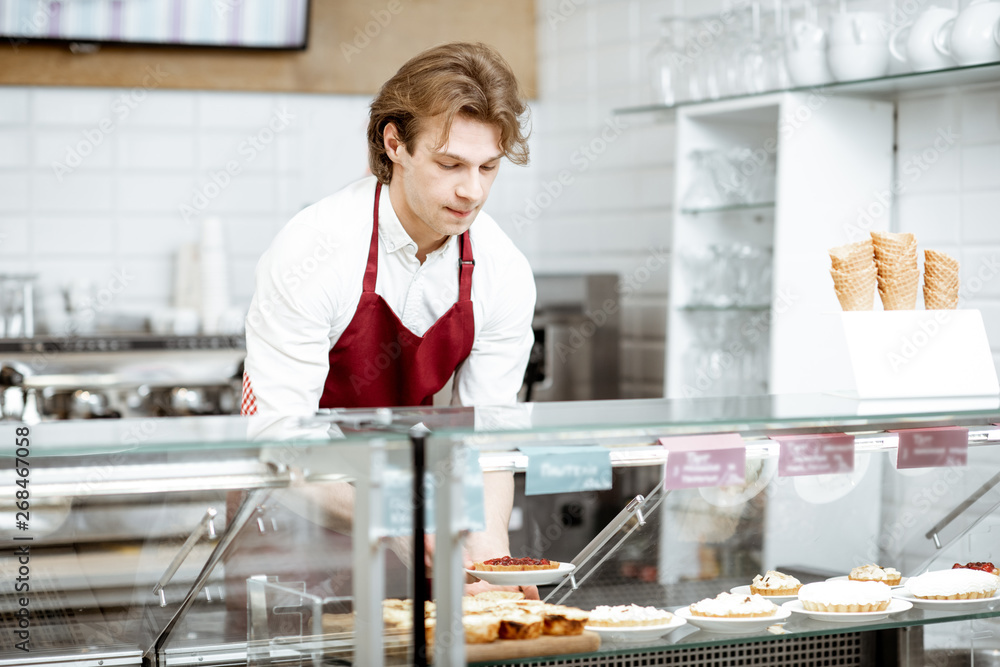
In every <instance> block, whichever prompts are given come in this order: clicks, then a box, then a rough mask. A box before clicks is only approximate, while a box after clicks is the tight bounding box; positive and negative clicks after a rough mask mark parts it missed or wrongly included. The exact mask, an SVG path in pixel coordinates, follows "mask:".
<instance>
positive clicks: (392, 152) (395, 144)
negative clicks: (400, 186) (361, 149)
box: [382, 123, 406, 163]
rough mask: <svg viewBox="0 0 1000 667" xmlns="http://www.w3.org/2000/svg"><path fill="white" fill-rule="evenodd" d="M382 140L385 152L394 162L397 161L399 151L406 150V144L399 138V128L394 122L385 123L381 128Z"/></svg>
mask: <svg viewBox="0 0 1000 667" xmlns="http://www.w3.org/2000/svg"><path fill="white" fill-rule="evenodd" d="M382 142H383V144H384V145H385V153H386V155H388V156H389V159H390V160H392V161H393V162H394V163H399V161H400V153H402V152H405V151H406V145H405V144H404V143H403V142H402V141H401V140H400V138H399V130H398V129H397V128H396V125H395V123H386V124H385V129H383V130H382Z"/></svg>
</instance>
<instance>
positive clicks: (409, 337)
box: [319, 183, 475, 408]
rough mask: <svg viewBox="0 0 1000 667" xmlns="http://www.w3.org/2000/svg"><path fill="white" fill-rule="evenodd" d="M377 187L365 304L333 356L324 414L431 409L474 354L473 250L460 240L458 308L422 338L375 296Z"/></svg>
mask: <svg viewBox="0 0 1000 667" xmlns="http://www.w3.org/2000/svg"><path fill="white" fill-rule="evenodd" d="M381 192H382V184H381V183H379V184H378V185H376V186H375V213H374V216H373V218H374V223H373V225H372V241H371V246H370V247H369V250H368V266H367V267H366V268H365V279H364V288H363V291H362V292H361V301H360V302H359V303H358V309H357V310H356V311H355V312H354V319H352V320H351V323H350V324H349V325H348V326H347V329H345V330H344V333H342V334H341V335H340V339H339V340H338V341H337V344H336V345H334V346H333V349H332V350H330V371H329V373H328V374H327V376H326V383H325V384H324V387H323V395H322V396H321V397H320V399H319V407H321V408H383V407H402V406H412V405H430V404H431V400H432V399H433V398H434V394H436V393H437V392H438V391H440V390H441V388H442V387H444V386H445V384H447V382H448V379H449V378H450V377H451V376H452V374H453V373H454V372H455V369H456V368H458V365H459V364H461V363H462V362H463V361H465V358H466V357H468V356H469V353H470V352H471V351H472V339H473V338H474V337H475V323H474V319H473V313H472V269H473V267H474V265H475V261H474V260H473V258H472V244H471V242H470V241H469V232H468V231H466V232H465V233H463V234H462V236H461V237H460V238H459V271H458V301H457V302H456V303H455V304H454V305H453V306H452V307H451V308H449V309H448V312H446V313H445V314H444V315H442V316H441V318H440V319H439V320H438V321H437V322H435V323H434V324H433V325H431V328H430V329H428V330H427V331H426V333H424V335H423V336H422V337H421V336H418V335H416V334H415V333H413V332H412V331H410V330H409V329H407V328H406V326H405V325H404V324H403V323H402V322H401V321H400V320H399V318H398V317H397V316H396V313H394V312H393V311H392V308H390V307H389V304H388V303H386V302H385V299H383V298H382V297H381V296H379V295H378V294H376V293H375V279H376V277H377V276H378V204H379V197H380V195H381Z"/></svg>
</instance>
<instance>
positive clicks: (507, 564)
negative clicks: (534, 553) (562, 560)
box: [472, 556, 559, 572]
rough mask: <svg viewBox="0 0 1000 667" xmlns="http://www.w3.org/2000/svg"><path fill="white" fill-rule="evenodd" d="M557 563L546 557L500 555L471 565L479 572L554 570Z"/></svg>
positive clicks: (557, 565)
mask: <svg viewBox="0 0 1000 667" xmlns="http://www.w3.org/2000/svg"><path fill="white" fill-rule="evenodd" d="M558 567H559V563H558V562H556V561H554V560H549V559H547V558H513V557H512V556H502V557H500V558H491V559H489V560H486V561H482V562H477V563H475V564H474V565H473V566H472V569H473V570H479V571H481V572H526V571H528V570H555V569H556V568H558Z"/></svg>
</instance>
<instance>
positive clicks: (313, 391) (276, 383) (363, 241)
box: [246, 177, 535, 438]
mask: <svg viewBox="0 0 1000 667" xmlns="http://www.w3.org/2000/svg"><path fill="white" fill-rule="evenodd" d="M375 184H376V180H375V178H374V177H368V178H365V179H362V180H360V181H357V182H355V183H353V184H351V185H349V186H347V187H346V188H344V189H343V190H341V191H339V192H337V193H336V194H333V195H331V196H329V197H327V198H325V199H323V200H321V201H319V202H317V203H316V204H313V205H312V206H310V207H308V208H306V209H304V210H302V211H301V212H300V213H299V214H297V215H296V216H295V217H294V218H292V220H291V221H289V222H288V224H286V225H285V226H284V227H283V228H282V229H281V231H280V232H279V233H278V235H277V236H276V237H275V239H274V241H273V242H272V243H271V246H270V247H269V248H268V249H267V251H266V252H265V253H264V255H263V256H262V257H261V259H260V261H259V262H258V264H257V272H256V291H255V293H254V296H253V301H252V302H251V304H250V311H249V313H248V314H247V322H246V341H247V357H246V373H247V378H248V379H249V382H250V384H251V386H252V389H253V393H254V399H255V402H256V407H257V415H258V417H257V418H256V419H254V420H252V426H251V430H252V431H255V432H254V433H252V434H251V435H252V436H255V437H277V438H288V437H296V436H297V435H302V436H303V437H306V436H307V435H308V434H307V433H301V434H298V433H294V432H290V431H289V427H288V426H287V422H288V420H279V418H280V417H285V416H290V415H311V414H314V413H315V412H316V409H317V407H318V406H319V399H320V396H321V395H322V393H323V385H324V383H325V381H326V377H327V373H328V372H329V353H330V350H331V349H332V348H333V346H334V345H335V344H336V343H337V340H338V339H339V338H340V335H341V334H342V333H343V332H344V330H345V329H346V328H347V325H348V324H350V322H351V320H352V319H353V318H354V312H355V311H356V310H357V307H358V302H359V301H360V299H361V291H362V282H363V280H364V272H365V266H366V264H367V261H368V250H369V246H370V243H371V232H372V213H373V209H374V203H375ZM388 195H389V193H388V189H387V188H385V187H383V188H382V197H381V198H380V202H379V233H378V236H379V243H378V279H377V281H376V283H375V292H376V293H377V294H379V295H380V296H381V297H382V298H383V299H385V301H386V303H388V304H389V307H390V308H392V310H393V312H395V313H396V315H397V316H398V317H399V319H400V320H401V321H402V323H403V324H404V325H405V326H406V327H407V328H408V329H410V331H412V332H413V333H415V334H417V335H418V336H423V335H424V332H426V331H427V329H429V328H430V327H431V325H432V324H434V322H436V321H437V320H438V319H439V318H440V317H441V316H442V315H444V314H445V312H447V311H448V309H449V308H451V307H452V305H454V303H455V302H456V301H457V300H458V237H451V238H449V239H448V241H447V242H446V243H445V244H444V245H443V246H442V247H441V248H439V249H438V250H435V251H434V252H432V253H430V254H428V255H427V259H426V260H425V261H424V263H423V264H421V263H420V262H419V260H417V257H416V252H417V244H416V243H415V242H414V241H413V240H412V239H411V238H410V237H409V235H408V234H407V233H406V231H405V230H404V229H403V226H402V225H401V224H400V222H399V218H398V217H397V216H396V212H395V211H394V210H393V208H392V203H391V202H390V200H389V196H388ZM470 240H471V242H472V252H473V256H474V257H475V260H476V266H475V269H474V270H473V272H472V307H473V314H474V318H475V339H474V341H473V344H472V352H471V353H470V354H469V357H468V358H467V359H466V360H465V362H464V363H462V365H461V366H459V368H458V370H457V371H456V373H455V377H454V382H453V391H452V399H451V403H452V405H467V406H471V405H481V406H487V405H507V404H511V403H514V402H515V401H516V399H517V392H518V390H519V389H520V388H521V383H522V380H523V377H524V369H525V366H526V365H527V363H528V355H529V353H530V351H531V346H532V343H533V342H534V334H533V332H532V328H531V320H532V316H533V314H534V309H535V283H534V278H533V276H532V273H531V268H530V266H529V265H528V261H527V259H525V257H524V255H523V254H522V253H521V252H520V251H519V250H518V249H517V247H516V246H515V245H514V243H513V242H512V241H511V240H510V238H508V237H507V235H506V234H504V232H503V231H502V230H501V229H500V227H499V226H498V225H497V223H496V221H494V220H493V219H492V218H491V217H490V216H489V215H487V214H486V213H484V212H482V211H480V213H479V215H478V216H477V217H476V220H475V222H473V224H472V226H471V227H470ZM269 417H273V420H272V419H270V418H269ZM279 424H282V425H280V426H279Z"/></svg>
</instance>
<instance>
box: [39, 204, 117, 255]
mask: <svg viewBox="0 0 1000 667" xmlns="http://www.w3.org/2000/svg"><path fill="white" fill-rule="evenodd" d="M31 236H32V239H33V245H34V247H35V248H38V250H39V253H40V254H41V255H42V256H45V257H50V256H52V255H74V256H86V255H94V256H105V257H108V256H110V255H111V253H112V248H114V224H113V223H112V220H111V218H110V216H80V215H77V214H76V213H72V214H69V215H63V216H38V217H36V218H35V219H34V220H33V222H32V225H31Z"/></svg>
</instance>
